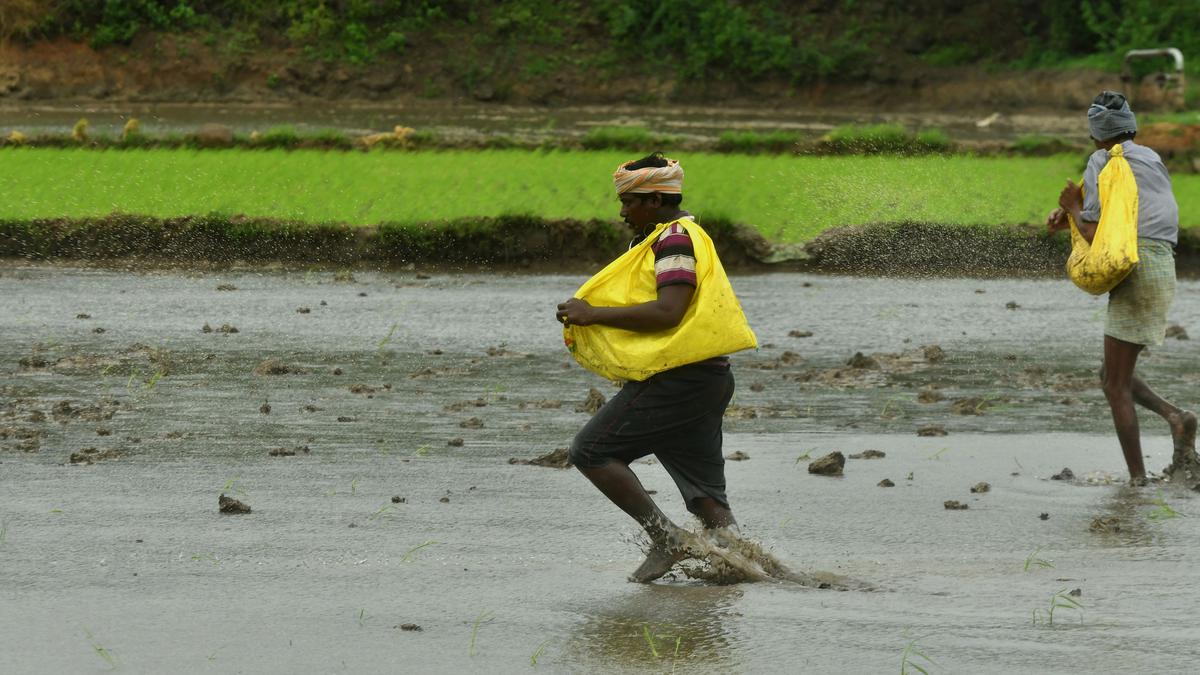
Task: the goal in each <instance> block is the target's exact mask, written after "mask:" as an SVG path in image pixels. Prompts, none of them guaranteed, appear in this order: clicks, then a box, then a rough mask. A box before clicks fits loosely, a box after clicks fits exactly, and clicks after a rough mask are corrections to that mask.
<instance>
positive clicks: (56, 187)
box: [0, 147, 1200, 243]
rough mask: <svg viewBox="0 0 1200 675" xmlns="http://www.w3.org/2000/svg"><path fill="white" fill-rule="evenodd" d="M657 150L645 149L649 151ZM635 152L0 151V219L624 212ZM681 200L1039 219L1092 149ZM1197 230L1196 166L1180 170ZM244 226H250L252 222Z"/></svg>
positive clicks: (827, 164) (708, 173) (775, 215)
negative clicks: (622, 179) (616, 184)
mask: <svg viewBox="0 0 1200 675" xmlns="http://www.w3.org/2000/svg"><path fill="white" fill-rule="evenodd" d="M652 149H654V148H653V147H651V148H647V150H652ZM637 154H639V153H633V152H632V151H619V152H618V151H595V152H557V151H552V152H531V151H525V150H483V151H445V152H432V151H421V152H367V153H361V152H359V153H344V152H323V151H313V150H293V151H284V150H262V151H259V150H240V149H231V150H207V151H191V150H163V149H149V150H139V151H136V152H119V151H95V150H79V149H70V148H61V149H60V148H11V147H6V148H3V149H0V191H2V192H3V194H5V196H6V199H5V200H3V203H0V219H11V220H31V219H37V218H57V217H72V218H78V217H97V216H105V215H108V214H111V213H114V212H121V213H134V214H142V215H147V216H157V217H178V216H194V215H205V214H213V213H215V214H226V215H232V214H238V215H245V216H248V217H261V218H277V219H284V220H295V221H300V222H302V223H313V224H316V223H328V222H344V223H350V224H354V225H375V224H383V223H388V224H393V225H396V226H404V227H417V228H428V227H437V226H438V224H439V223H442V222H444V221H448V220H453V219H458V218H467V217H499V216H512V215H518V214H522V215H530V216H536V217H539V218H546V219H555V218H575V219H580V220H589V219H604V220H609V221H613V220H616V219H617V212H618V210H619V208H618V203H617V200H616V196H615V195H614V194H613V191H612V185H611V174H612V171H613V169H614V168H616V166H617V165H618V164H620V163H621V162H622V161H627V160H630V159H633V158H635V155H637ZM679 159H680V160H681V161H682V162H683V164H684V167H685V170H686V171H687V179H686V186H685V197H686V198H685V201H684V208H687V209H689V210H692V211H693V212H694V213H696V214H697V215H699V216H700V218H701V222H703V221H704V219H705V218H707V219H710V220H713V219H725V220H730V221H734V222H740V223H744V224H747V225H751V226H753V227H755V228H757V229H758V230H759V231H760V232H761V233H762V234H763V235H764V236H766V237H767V238H768V239H769V240H772V241H775V242H779V243H801V242H805V241H808V240H811V239H812V238H814V237H815V236H817V235H818V234H820V233H821V232H823V231H825V230H827V229H829V228H831V227H836V226H842V225H861V224H868V223H879V222H901V221H914V222H933V223H946V224H961V225H967V226H986V225H1005V224H1021V223H1041V222H1043V221H1044V219H1045V217H1046V214H1047V213H1048V212H1049V211H1050V209H1051V208H1052V207H1053V206H1054V200H1055V198H1056V197H1057V193H1058V190H1059V189H1060V187H1061V186H1062V185H1063V184H1064V183H1065V181H1066V179H1067V178H1068V177H1072V178H1075V179H1078V177H1079V175H1080V173H1081V172H1082V166H1083V159H1084V158H1083V157H1076V156H1073V155H1056V156H1052V157H1041V158H1029V157H973V156H963V155H952V156H942V155H937V156H920V157H908V156H837V157H827V156H826V157H819V156H800V157H793V156H768V155H754V156H751V155H721V154H712V153H708V154H706V153H694V154H686V155H681V156H679ZM1174 181H1175V191H1176V196H1177V198H1178V200H1179V203H1180V208H1181V219H1182V222H1183V224H1184V225H1185V226H1200V175H1176V176H1175V177H1174ZM245 234H246V236H248V237H253V236H255V235H256V233H254V232H247V233H245Z"/></svg>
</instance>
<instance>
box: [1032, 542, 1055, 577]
mask: <svg viewBox="0 0 1200 675" xmlns="http://www.w3.org/2000/svg"><path fill="white" fill-rule="evenodd" d="M1041 550H1042V547H1041V546H1039V547H1037V548H1035V549H1033V553H1030V554H1029V555H1028V556H1027V557H1026V558H1025V571H1026V572H1028V571H1029V570H1031V569H1033V568H1034V567H1041V568H1050V569H1053V568H1054V561H1053V560H1045V559H1042V558H1039V557H1038V551H1041Z"/></svg>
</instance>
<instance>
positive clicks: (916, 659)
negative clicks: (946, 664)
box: [900, 640, 937, 675]
mask: <svg viewBox="0 0 1200 675" xmlns="http://www.w3.org/2000/svg"><path fill="white" fill-rule="evenodd" d="M924 649H925V648H924V647H922V646H921V645H919V644H917V641H916V640H909V641H908V644H906V645H904V650H903V651H902V652H900V675H908V673H921V674H922V675H929V669H930V668H932V667H934V666H936V665H937V663H936V662H935V661H934V660H933V659H931V658H929V655H928V654H926V653H925V651H924ZM922 664H924V665H922Z"/></svg>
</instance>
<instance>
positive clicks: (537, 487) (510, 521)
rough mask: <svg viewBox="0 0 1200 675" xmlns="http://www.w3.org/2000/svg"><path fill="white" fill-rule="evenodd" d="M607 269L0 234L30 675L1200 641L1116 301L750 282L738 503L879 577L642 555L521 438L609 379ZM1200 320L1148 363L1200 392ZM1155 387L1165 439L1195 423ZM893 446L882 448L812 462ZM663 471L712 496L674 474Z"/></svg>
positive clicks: (1153, 379)
mask: <svg viewBox="0 0 1200 675" xmlns="http://www.w3.org/2000/svg"><path fill="white" fill-rule="evenodd" d="M582 280H583V278H582V277H578V276H508V275H483V274H446V273H428V274H421V273H419V272H417V271H409V272H393V273H373V272H361V271H354V272H353V273H352V274H351V273H347V272H339V273H335V272H333V271H318V270H312V271H306V270H297V271H272V272H251V271H245V272H179V271H152V272H139V273H129V272H119V271H111V270H93V269H71V268H62V267H49V266H46V267H40V266H24V265H20V264H17V263H11V262H10V263H5V264H4V265H3V266H0V317H3V318H4V319H3V323H2V325H0V395H2V398H0V607H3V609H2V610H0V635H3V638H0V653H2V654H3V656H4V663H5V669H6V670H7V669H11V670H12V671H13V672H64V671H69V672H90V671H104V670H108V669H110V668H111V667H113V666H116V667H118V668H120V669H121V670H122V671H126V672H162V671H167V670H171V671H187V672H286V671H296V670H300V671H307V672H313V671H316V672H394V671H397V670H403V671H417V672H464V671H480V670H485V669H486V670H491V671H495V672H517V671H522V672H523V671H528V670H544V671H549V672H668V671H672V670H674V671H675V672H696V673H700V672H716V671H722V672H796V671H806V672H884V671H889V670H891V671H894V670H896V669H898V668H899V667H900V665H901V662H902V660H903V659H904V658H905V654H906V652H905V649H906V647H912V648H916V649H917V650H919V651H920V652H921V653H924V654H926V655H928V656H929V657H931V658H932V659H933V661H935V662H936V664H937V666H936V670H938V671H940V672H1011V671H1018V672H1046V673H1053V672H1081V671H1089V672H1129V671H1137V672H1160V673H1167V672H1179V673H1182V672H1190V671H1191V670H1192V669H1193V668H1194V663H1195V659H1196V657H1197V656H1200V638H1198V637H1197V632H1196V629H1195V618H1196V611H1195V606H1196V604H1197V601H1198V600H1200V591H1197V590H1196V589H1197V588H1200V584H1198V583H1197V582H1200V568H1198V566H1197V565H1196V564H1195V561H1196V559H1197V557H1198V554H1200V544H1197V541H1200V518H1197V517H1196V516H1197V515H1198V514H1200V494H1198V493H1196V492H1192V491H1188V490H1185V489H1183V488H1181V487H1180V486H1172V485H1163V484H1156V485H1152V486H1150V487H1148V488H1141V489H1133V488H1127V487H1124V486H1123V485H1122V482H1123V481H1122V478H1123V474H1124V465H1123V462H1122V460H1121V455H1120V450H1119V447H1118V445H1117V441H1116V438H1115V436H1114V434H1113V433H1112V431H1111V423H1110V421H1109V418H1108V412H1107V406H1106V405H1105V404H1104V400H1103V397H1102V395H1101V394H1100V392H1099V390H1098V388H1097V387H1096V386H1095V382H1096V374H1095V371H1096V367H1097V366H1098V360H1099V347H1100V333H1101V329H1102V322H1103V307H1104V305H1103V302H1104V301H1103V299H1095V298H1089V297H1085V296H1083V295H1082V294H1081V293H1079V292H1078V291H1076V290H1075V289H1074V288H1073V287H1072V286H1071V285H1070V284H1069V283H1068V282H1065V281H1059V280H990V281H980V280H969V279H959V280H896V279H861V278H843V277H820V276H806V275H796V274H772V275H761V276H740V277H736V278H735V279H734V285H735V288H736V289H737V290H738V292H739V295H740V297H741V298H742V300H743V303H744V305H745V309H746V312H747V315H748V317H749V319H750V322H751V325H752V326H753V327H754V328H755V330H756V331H757V333H758V336H759V339H760V342H761V343H762V347H761V349H759V350H758V351H756V352H752V353H744V354H739V355H737V356H736V357H734V363H735V366H734V367H735V377H736V378H737V381H738V390H737V394H736V396H735V399H734V402H733V404H732V405H731V407H730V410H729V413H728V415H727V419H726V436H725V445H726V452H727V453H734V452H739V451H740V452H742V453H744V454H745V455H748V457H749V458H748V459H745V460H742V461H730V462H728V463H727V475H728V479H729V494H730V498H731V500H732V505H733V507H734V510H735V513H737V515H738V517H739V520H740V521H741V522H742V524H743V528H744V533H745V534H746V535H747V536H749V537H751V538H753V539H755V540H757V541H759V542H761V543H762V544H763V545H764V546H765V547H766V548H767V549H768V550H769V551H771V552H772V553H773V554H774V555H775V556H776V557H778V558H779V559H780V560H782V561H784V562H786V563H787V564H789V565H790V566H792V567H793V568H794V569H796V570H797V571H800V572H804V573H808V574H810V575H812V577H813V578H819V579H829V580H831V582H833V583H834V585H835V586H837V587H843V586H844V587H849V588H852V589H853V590H836V589H835V588H827V589H822V588H817V587H813V586H812V585H804V584H791V583H782V582H780V583H743V584H735V585H727V586H717V585H712V584H709V583H705V582H702V581H699V580H696V579H692V578H688V577H687V576H685V575H682V574H680V575H673V576H671V577H668V578H666V579H664V580H663V581H661V582H659V583H656V584H652V585H647V586H641V585H634V584H630V583H627V582H626V581H625V576H626V575H627V574H628V573H629V572H630V571H632V569H633V568H634V567H635V566H636V565H637V563H638V562H639V561H640V552H639V550H638V546H637V543H636V538H637V537H636V534H637V533H636V528H635V527H634V526H633V524H632V522H631V521H629V520H628V519H627V518H626V517H625V516H624V515H623V514H621V513H619V512H618V511H617V509H616V508H614V507H613V506H611V505H610V504H608V503H607V502H606V500H604V499H603V497H602V496H601V495H600V494H599V493H598V492H596V491H595V490H594V489H593V488H592V487H591V486H590V485H588V484H587V482H586V480H585V479H583V477H582V476H580V475H578V474H577V472H575V471H573V470H562V469H556V468H549V467H541V466H530V465H524V464H513V463H510V462H509V459H510V458H517V459H531V458H534V457H537V456H540V455H543V454H546V453H548V452H550V451H552V450H554V449H555V448H560V447H564V446H566V445H567V444H568V443H569V442H570V439H571V437H572V436H573V435H574V433H575V432H576V431H577V430H578V429H579V428H580V427H581V426H582V425H583V424H584V422H585V421H586V420H587V419H588V414H589V413H588V412H587V411H586V407H585V406H584V405H583V404H584V403H585V400H586V399H587V398H588V396H589V390H590V389H592V388H596V389H597V390H598V391H599V393H600V394H602V395H604V396H611V395H612V393H613V392H615V391H616V390H615V388H614V387H613V386H612V385H610V384H608V383H605V382H603V381H600V380H598V379H597V378H596V377H594V376H592V375H591V374H589V373H587V372H585V371H583V370H582V369H580V368H579V367H578V366H576V365H574V364H573V363H572V362H571V361H570V359H569V356H568V355H567V353H566V352H565V350H564V349H563V347H562V342H561V333H560V329H559V327H558V325H557V324H556V323H555V322H554V318H553V317H554V311H553V309H554V305H555V303H557V302H559V301H561V300H562V299H565V298H566V297H568V296H569V295H570V293H571V291H573V290H574V289H575V288H576V287H577V286H578V284H579V283H580V282H582ZM1198 291H1200V284H1198V283H1197V282H1192V281H1187V282H1181V284H1180V287H1179V293H1178V296H1177V300H1176V304H1175V306H1174V308H1173V310H1172V316H1171V319H1172V321H1173V322H1174V323H1177V324H1179V325H1180V326H1182V327H1183V328H1184V329H1194V331H1195V330H1200V328H1197V327H1200V293H1198ZM205 326H207V327H208V330H205ZM235 330H236V332H235ZM1194 331H1193V332H1194ZM1197 351H1198V348H1197V343H1196V341H1194V340H1181V339H1170V340H1168V341H1167V343H1166V344H1165V345H1164V346H1163V347H1161V348H1155V349H1152V350H1151V354H1150V355H1149V356H1148V357H1147V358H1146V359H1145V360H1144V362H1143V365H1142V367H1141V372H1142V373H1143V375H1144V376H1145V377H1146V378H1147V379H1148V380H1149V381H1150V383H1151V384H1152V385H1154V386H1155V387H1156V388H1157V389H1158V390H1159V391H1160V392H1161V393H1162V394H1164V395H1165V396H1166V397H1167V398H1170V399H1172V400H1175V401H1176V402H1178V403H1179V404H1181V405H1184V406H1187V407H1193V408H1194V407H1195V406H1196V405H1197V399H1198V398H1200V397H1198V396H1197V385H1198V382H1200V374H1197V372H1196V369H1195V365H1194V364H1195V362H1196V357H1197ZM1141 419H1142V428H1143V441H1144V447H1145V449H1146V453H1147V455H1148V456H1149V458H1148V459H1147V466H1148V467H1149V468H1150V469H1151V470H1157V469H1161V468H1162V467H1163V466H1165V465H1166V464H1167V463H1168V462H1169V461H1170V445H1171V443H1170V438H1169V436H1168V435H1167V430H1166V427H1165V425H1164V424H1162V423H1160V422H1159V421H1158V420H1156V419H1154V418H1153V417H1152V416H1150V415H1148V414H1146V413H1142V417H1141ZM930 426H939V427H941V428H942V429H943V430H944V431H945V432H946V435H944V436H928V437H926V436H918V434H917V431H918V430H919V429H922V428H926V427H930ZM928 433H933V432H928ZM89 449H90V451H89ZM867 449H876V450H880V451H883V452H884V453H886V456H885V457H883V458H881V459H849V460H848V461H847V463H846V466H845V470H844V473H845V475H844V476H843V477H840V478H831V477H824V476H816V475H811V474H809V473H808V471H807V470H806V468H807V464H808V462H809V461H810V460H811V459H815V458H818V457H820V456H821V455H824V454H826V453H828V452H832V451H840V452H843V453H845V454H851V453H859V452H862V451H864V450H867ZM72 455H74V462H73V461H72ZM1064 467H1069V468H1071V469H1072V471H1073V474H1074V476H1075V477H1074V478H1073V479H1069V480H1051V476H1053V475H1056V474H1059V473H1060V471H1061V470H1062V469H1063V468H1064ZM636 470H637V471H638V473H639V475H640V476H641V477H642V480H643V481H644V482H645V484H646V486H647V487H648V488H649V489H652V490H655V491H657V495H658V499H659V500H660V502H661V503H662V505H663V506H664V509H665V510H666V511H667V513H668V514H669V515H671V516H672V517H674V518H676V519H678V520H679V521H681V522H687V518H686V513H685V511H684V509H683V506H682V504H681V503H680V501H679V498H678V496H677V493H676V492H675V488H674V486H673V484H672V483H671V481H670V479H669V477H668V476H667V475H666V472H665V471H663V470H662V468H661V467H660V466H658V465H657V464H655V463H653V462H648V463H645V462H644V463H640V464H638V465H637V466H636ZM884 479H889V480H890V481H892V482H893V483H894V484H895V487H892V488H884V487H878V483H880V482H881V481H882V480H884ZM980 482H987V483H989V489H988V490H987V491H986V492H975V493H973V492H971V488H972V487H973V486H977V484H978V483H980ZM222 493H224V494H226V495H228V496H231V497H234V498H236V499H238V500H241V501H243V502H244V503H246V504H248V505H249V506H250V507H251V509H252V512H251V513H249V514H243V515H221V514H219V513H218V503H217V502H218V496H219V495H220V494H222ZM948 500H955V501H959V502H961V503H962V504H965V505H967V506H968V507H969V508H967V509H965V510H950V509H947V508H946V507H945V505H944V502H946V501H948ZM1075 591H1078V593H1077V594H1074V595H1072V593H1073V592H1075ZM1060 592H1061V595H1060ZM1068 599H1069V600H1068ZM1072 602H1073V603H1076V604H1078V605H1079V607H1074V606H1071V603H1072ZM1054 605H1059V606H1058V607H1056V608H1055V609H1054V610H1053V619H1052V622H1051V616H1050V615H1051V607H1053V606H1054ZM912 648H910V649H909V651H908V652H907V658H908V659H909V662H910V663H912V664H916V665H920V666H922V667H925V668H927V669H929V668H930V665H929V663H928V662H926V661H924V660H922V658H921V657H920V656H919V655H918V654H917V653H916V652H914V651H913V649H912ZM910 668H911V667H910Z"/></svg>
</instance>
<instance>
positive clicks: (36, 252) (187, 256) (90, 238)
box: [0, 214, 1200, 278]
mask: <svg viewBox="0 0 1200 675" xmlns="http://www.w3.org/2000/svg"><path fill="white" fill-rule="evenodd" d="M705 229H706V231H707V232H708V233H709V235H710V236H711V237H712V239H713V242H714V243H715V244H716V247H717V250H718V252H719V254H720V256H721V260H722V262H723V264H724V265H725V267H726V268H727V269H730V270H732V271H737V272H763V271H774V270H780V271H797V270H801V271H810V272H818V273H826V274H852V275H866V276H873V275H888V276H893V275H894V276H911V277H950V276H966V277H981V278H986V277H1011V276H1017V277H1028V276H1045V275H1060V274H1062V273H1063V266H1064V264H1065V262H1066V259H1067V255H1068V254H1069V253H1070V250H1069V246H1070V244H1069V241H1068V240H1067V238H1066V237H1065V236H1064V235H1061V234H1060V235H1057V236H1053V237H1049V236H1047V235H1046V234H1045V232H1044V230H1043V229H1042V228H1040V227H1034V226H1028V225H1013V226H996V227H985V226H962V225H945V224H936V223H917V222H901V223H878V224H873V225H854V226H846V227H838V228H833V229H831V230H828V231H826V232H825V233H823V234H822V235H820V236H819V237H817V238H816V239H814V240H813V241H811V242H808V243H807V244H804V245H802V246H777V245H773V244H771V243H770V242H768V241H767V240H766V239H764V238H763V237H762V235H760V234H759V233H758V232H757V231H756V230H754V229H753V228H751V227H748V226H745V225H738V224H733V223H729V222H723V221H709V222H706V223H705ZM628 241H629V233H628V232H627V231H626V230H625V229H624V228H621V227H618V226H617V225H615V224H614V223H610V222H607V221H601V220H590V221H579V220H544V219H540V218H536V217H532V216H505V217H498V218H466V219H462V220H456V221H450V222H439V223H423V224H398V223H385V224H383V225H369V226H354V225H347V224H344V223H323V224H308V223H299V222H291V221H281V220H272V219H265V218H248V217H243V216H233V217H226V216H219V215H209V216H190V217H181V218H154V217H150V216H138V215H129V214H113V215H109V216H104V217H97V218H77V219H71V218H59V219H46V220H28V221H17V220H9V221H0V258H9V259H22V260H39V261H71V262H85V263H94V264H99V265H111V264H116V265H121V266H129V265H133V266H147V267H154V266H159V265H163V266H178V265H184V266H195V267H204V268H210V267H217V268H221V267H232V266H242V265H271V264H305V265H335V266H366V267H382V268H399V267H404V266H409V265H422V266H425V267H436V268H444V269H460V268H464V267H470V268H478V267H481V266H483V267H488V268H496V269H508V270H514V271H530V272H583V271H586V270H590V269H594V268H595V267H596V266H597V265H602V264H604V263H606V262H608V261H609V260H611V259H612V258H613V257H615V256H616V255H619V254H620V252H621V251H623V250H624V249H625V247H626V246H627V245H628ZM1176 255H1177V258H1176V261H1177V262H1176V264H1177V268H1178V269H1179V272H1180V274H1182V275H1186V276H1198V275H1200V235H1195V234H1192V233H1191V232H1190V231H1187V230H1185V231H1184V232H1183V234H1182V236H1181V238H1180V242H1179V247H1178V249H1177V253H1176Z"/></svg>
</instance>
